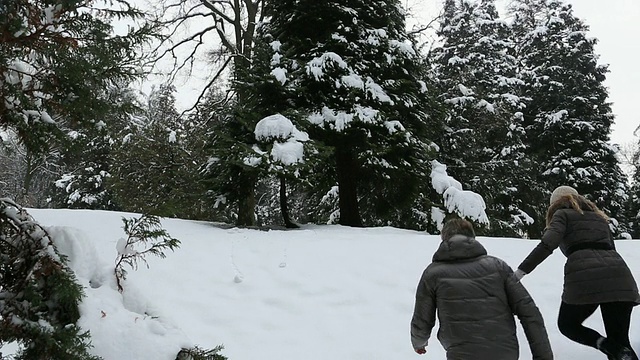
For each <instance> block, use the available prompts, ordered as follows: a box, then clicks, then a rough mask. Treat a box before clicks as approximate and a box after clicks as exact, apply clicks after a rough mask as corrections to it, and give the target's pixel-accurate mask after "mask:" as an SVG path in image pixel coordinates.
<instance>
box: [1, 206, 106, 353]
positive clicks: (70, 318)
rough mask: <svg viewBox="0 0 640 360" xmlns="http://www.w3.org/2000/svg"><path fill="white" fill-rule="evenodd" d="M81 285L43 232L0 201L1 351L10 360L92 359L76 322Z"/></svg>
mask: <svg viewBox="0 0 640 360" xmlns="http://www.w3.org/2000/svg"><path fill="white" fill-rule="evenodd" d="M82 297H83V292H82V286H81V285H80V284H79V283H78V282H77V279H76V277H75V275H74V273H73V271H72V270H71V269H70V268H69V267H68V266H67V261H66V259H65V257H64V256H62V255H61V254H60V253H58V251H57V249H56V247H55V246H54V244H53V241H52V239H51V237H50V236H49V234H48V233H47V231H46V230H45V229H44V228H43V227H42V226H40V225H39V224H38V223H37V222H36V221H35V220H34V219H33V218H32V217H31V216H30V215H29V214H28V213H27V212H26V211H25V210H24V209H23V208H22V207H20V206H19V205H17V204H16V203H15V202H13V201H11V200H9V199H6V198H5V199H0V348H1V347H2V345H3V344H5V343H9V342H18V343H19V344H20V345H21V346H22V349H21V350H20V351H19V352H18V354H17V355H16V356H15V359H23V360H30V359H69V360H76V359H77V360H88V359H91V360H95V359H99V358H98V357H96V356H93V355H90V354H89V353H88V351H87V350H88V349H89V347H90V346H91V345H90V343H89V332H82V330H81V329H80V327H78V326H77V325H76V322H77V321H78V319H79V318H80V311H79V309H78V305H79V303H80V301H81V299H82Z"/></svg>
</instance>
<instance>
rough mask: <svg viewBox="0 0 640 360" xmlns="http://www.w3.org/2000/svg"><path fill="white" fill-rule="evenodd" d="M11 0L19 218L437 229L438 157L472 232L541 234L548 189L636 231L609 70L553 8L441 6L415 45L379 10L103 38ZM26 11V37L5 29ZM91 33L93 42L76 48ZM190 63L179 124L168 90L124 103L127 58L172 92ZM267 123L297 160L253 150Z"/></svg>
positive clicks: (8, 102)
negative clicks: (66, 210)
mask: <svg viewBox="0 0 640 360" xmlns="http://www.w3.org/2000/svg"><path fill="white" fill-rule="evenodd" d="M22 3H24V4H22V5H24V7H20V6H18V5H15V7H11V6H8V5H7V6H4V7H3V8H2V11H3V12H4V13H5V14H8V15H10V16H7V17H5V20H4V21H5V22H6V24H4V25H5V26H4V28H3V29H4V30H3V32H4V33H5V34H6V36H5V37H4V38H6V39H8V40H7V41H6V42H4V43H3V48H2V49H3V50H2V54H1V55H0V56H1V57H0V60H2V62H0V71H1V72H2V73H3V74H4V78H5V79H6V80H5V81H2V82H0V84H1V85H2V89H1V90H2V96H3V99H4V101H3V103H2V104H0V105H1V106H2V107H0V114H1V117H0V121H1V124H2V126H3V129H4V130H3V132H2V133H1V134H2V140H3V144H4V146H3V147H2V149H0V163H2V164H3V166H4V165H6V168H7V169H11V170H12V171H6V172H3V173H2V174H0V189H1V190H2V191H3V194H4V195H5V196H10V197H12V198H15V199H16V200H17V201H18V202H21V203H22V204H23V205H26V206H38V207H40V206H54V207H73V208H93V209H115V210H126V211H135V212H142V213H151V214H155V215H160V216H173V217H183V218H194V219H207V220H217V221H224V222H230V223H235V224H237V225H242V226H254V225H272V224H285V225H287V226H295V223H296V222H316V223H327V222H337V223H340V224H343V225H351V226H378V225H391V226H398V227H404V228H414V229H427V230H429V231H433V230H435V226H436V222H437V219H439V218H441V217H442V216H443V215H442V209H443V206H442V197H441V196H440V195H438V194H437V193H436V192H435V191H434V189H433V187H432V186H431V180H430V172H431V170H432V169H431V163H432V160H436V159H437V160H438V161H440V162H442V163H444V164H446V165H447V166H448V172H449V174H450V175H452V176H453V177H454V178H456V179H458V180H459V181H460V182H461V183H462V185H463V187H464V188H465V189H468V190H471V191H474V192H476V193H478V194H480V195H482V196H483V198H484V200H485V203H486V207H487V209H486V210H487V214H488V217H489V220H490V224H488V226H485V227H483V228H482V229H481V230H480V231H481V232H483V233H486V234H492V235H508V236H530V237H537V236H539V235H540V233H541V231H542V228H543V227H544V222H543V218H544V212H545V210H546V201H547V199H548V196H549V194H550V191H552V190H553V188H555V187H556V186H558V185H571V186H574V187H576V188H577V189H578V191H579V192H581V193H584V194H586V195H587V196H589V197H590V198H591V199H592V200H593V201H595V202H596V203H597V204H598V205H599V206H601V207H602V208H603V209H604V210H605V211H606V212H607V213H609V214H610V215H611V216H612V217H613V218H615V219H616V220H617V221H618V226H619V230H620V231H627V232H630V233H632V235H634V236H638V235H640V232H639V231H640V228H639V226H638V225H637V223H638V221H637V220H638V219H637V212H638V211H637V210H638V208H640V203H639V202H640V200H639V198H640V190H638V185H637V183H638V181H637V179H638V177H639V175H637V173H636V174H635V178H634V180H633V181H631V182H629V181H628V180H627V178H626V176H625V174H624V173H623V172H622V171H621V169H620V165H619V161H618V160H617V158H616V155H617V149H616V148H615V147H614V146H613V145H611V144H610V143H609V135H610V133H611V125H612V123H613V120H614V116H613V114H612V113H611V107H610V104H609V103H608V101H607V96H608V93H607V89H606V88H605V86H604V85H603V81H604V80H605V75H606V72H607V68H606V66H604V65H601V64H598V61H597V60H598V59H597V54H596V53H595V52H594V45H595V42H596V40H595V39H594V38H592V37H589V36H588V33H587V31H588V27H587V26H586V25H585V24H584V22H583V21H581V20H580V19H578V18H577V17H575V15H574V14H573V12H572V9H571V6H570V5H567V4H564V3H563V2H562V1H558V0H518V1H513V2H512V3H511V5H510V7H509V9H508V13H507V14H506V15H507V16H508V18H509V19H510V21H508V22H507V21H506V20H504V17H501V16H500V15H499V14H498V11H497V9H496V5H495V3H494V1H493V0H446V1H444V3H443V5H444V6H443V11H442V13H441V15H440V18H439V27H438V29H437V30H436V34H437V39H438V40H437V42H435V43H433V44H429V46H424V45H425V44H420V43H418V42H417V40H416V38H415V36H414V35H415V34H414V33H412V32H410V31H408V30H407V26H406V22H405V21H406V16H407V13H406V12H405V10H404V9H403V8H402V6H401V4H400V2H399V1H393V0H376V1H362V0H353V1H347V2H344V1H324V2H317V1H313V0H297V1H268V0H243V1H240V0H238V1H220V2H212V1H207V0H202V1H196V2H187V1H184V0H174V1H173V2H163V3H162V4H159V6H160V8H159V9H157V14H156V16H155V17H154V18H153V19H152V20H149V19H147V20H148V21H142V20H141V19H142V17H143V16H145V15H148V16H151V15H152V14H151V13H144V12H142V11H139V10H133V9H134V8H127V7H126V6H125V7H123V8H122V9H119V10H111V11H113V12H112V13H110V14H111V15H112V17H113V16H115V17H129V18H130V19H134V20H136V21H137V23H136V26H132V27H131V29H132V30H131V32H130V33H129V34H127V35H126V36H118V37H112V36H110V35H108V32H109V31H110V30H109V29H110V28H109V26H110V24H109V23H104V24H102V23H100V24H98V22H99V21H103V20H101V19H103V17H101V15H99V14H101V13H103V12H105V11H108V10H105V9H95V8H91V7H87V8H86V10H87V11H84V12H78V13H77V14H76V17H77V18H78V19H77V20H74V21H77V24H76V22H74V21H67V19H66V18H65V17H64V14H66V12H65V11H67V9H74V6H75V7H76V8H79V7H82V6H83V5H82V4H84V3H81V2H77V3H74V2H73V1H72V2H69V4H65V5H61V6H59V7H56V6H54V5H51V6H49V5H47V4H48V3H47V4H44V3H43V4H40V3H39V2H38V1H34V0H22ZM116 4H124V2H117V3H116ZM32 5H33V6H36V5H38V6H39V7H38V8H39V9H40V10H39V11H41V16H39V17H36V16H31V17H25V18H27V19H30V20H29V21H36V20H34V19H36V18H38V19H40V20H37V21H39V22H37V21H36V22H37V23H35V24H31V23H29V21H27V22H26V24H28V26H27V25H21V24H23V23H24V22H22V21H19V19H20V14H22V13H21V11H23V10H22V9H25V8H27V7H28V6H32ZM40 5H42V6H40ZM69 11H71V10H69ZM203 19H204V20H206V21H203ZM51 24H55V25H56V26H50V25H51ZM79 24H83V25H85V26H84V27H82V26H80V25H79ZM96 24H98V25H100V26H104V28H101V27H98V25H96ZM140 24H142V25H140ZM88 25H91V26H96V27H97V28H98V29H100V30H102V31H104V32H105V33H107V34H105V35H100V36H102V38H99V36H98V37H96V41H95V43H92V42H91V41H87V40H84V38H85V37H83V36H84V35H83V33H82V32H83V31H88V30H87V29H89V28H90V27H89V26H88ZM20 26H26V27H27V28H25V29H23V30H20V29H19V27H20ZM197 26H201V28H197ZM55 29H64V31H58V30H55ZM161 30H165V31H166V32H165V33H161ZM21 31H22V32H21ZM56 31H58V32H56ZM49 32H52V33H49ZM69 34H72V35H69ZM20 36H24V37H25V38H24V39H19V37H20ZM92 36H93V35H92ZM154 36H155V37H154ZM80 38H82V39H83V40H82V41H80V40H78V39H80ZM87 38H89V39H91V37H87ZM98 38H99V39H98ZM98 40H101V41H98ZM102 40H108V41H102ZM56 41H57V43H56V44H57V45H56V46H52V44H51V43H52V42H53V43H55V42H56ZM143 41H148V44H150V46H147V47H146V51H145V50H141V49H140V48H139V47H136V45H140V44H141V43H142V42H143ZM426 48H429V50H428V51H426V50H425V49H426ZM80 49H81V50H82V51H79V50H80ZM65 50H66V51H65ZM63 52H64V54H61V53H63ZM63 55H64V56H63ZM205 55H206V56H207V57H208V59H210V62H209V63H208V65H209V67H210V69H211V71H210V77H209V82H208V83H207V86H206V88H205V89H204V90H203V91H202V93H201V94H200V96H199V97H198V98H197V99H194V106H193V108H191V109H189V111H185V112H180V110H178V106H177V105H176V94H177V93H178V91H177V89H176V87H175V85H171V84H163V85H158V86H157V87H156V88H155V89H154V91H152V92H151V94H150V95H147V96H140V95H139V94H137V93H136V92H134V91H133V90H131V89H132V88H133V87H132V86H131V84H132V81H134V80H135V79H136V78H138V77H139V76H140V74H141V73H142V72H141V71H140V68H138V65H139V64H143V63H144V62H143V60H147V62H146V63H147V64H149V63H151V62H155V63H159V62H160V63H165V64H166V60H167V59H170V60H171V64H172V67H171V74H169V75H170V78H172V79H174V78H179V77H180V76H184V75H185V74H187V75H192V76H195V75H196V71H197V70H196V69H197V66H196V65H195V64H196V63H197V60H198V59H199V58H202V57H203V56H205ZM178 84H179V83H178ZM178 86H179V85H178ZM278 114H279V115H282V116H283V117H284V118H285V119H286V120H287V121H289V122H290V123H291V125H292V126H293V127H294V128H295V129H296V131H300V132H303V133H305V134H306V135H307V138H305V141H302V142H298V143H297V144H296V145H295V146H299V147H303V151H304V157H303V160H302V161H296V162H294V163H287V164H283V163H278V162H276V161H275V160H274V158H273V155H272V154H273V151H274V148H275V149H278V151H286V150H285V149H290V148H291V146H289V145H291V141H292V138H286V137H285V138H283V137H282V135H278V136H273V137H272V138H268V139H265V138H259V137H257V136H256V125H257V124H258V123H259V122H260V121H261V120H263V119H265V118H267V117H269V116H273V115H278ZM279 136H280V137H279ZM265 141H266V142H265ZM287 146H289V147H287ZM635 156H636V160H637V156H638V154H636V155H635Z"/></svg>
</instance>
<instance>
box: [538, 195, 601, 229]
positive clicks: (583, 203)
mask: <svg viewBox="0 0 640 360" xmlns="http://www.w3.org/2000/svg"><path fill="white" fill-rule="evenodd" d="M567 207H568V208H571V209H574V210H575V211H577V212H579V213H580V214H584V211H585V210H586V211H593V212H594V213H596V214H598V215H600V217H602V218H603V219H604V220H605V221H607V222H608V221H609V217H608V216H607V214H605V213H604V212H603V211H602V210H600V209H599V208H598V207H597V206H596V204H594V203H593V202H592V201H591V200H589V199H587V198H585V197H584V196H582V195H574V194H569V195H565V196H562V197H560V198H559V199H558V200H556V201H555V202H554V203H553V204H551V205H550V206H549V208H548V209H547V226H549V224H550V223H551V219H552V218H553V214H554V213H555V212H556V210H558V209H560V208H567Z"/></svg>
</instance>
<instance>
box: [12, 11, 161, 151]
mask: <svg viewBox="0 0 640 360" xmlns="http://www.w3.org/2000/svg"><path fill="white" fill-rule="evenodd" d="M118 6H122V9H118V8H116V9H104V10H100V11H99V12H98V11H97V10H94V9H93V8H92V7H91V6H90V5H89V4H88V3H87V2H86V1H82V0H69V1H64V2H63V3H60V4H56V3H53V2H51V1H46V0H16V1H8V2H7V1H4V2H3V3H2V5H1V6H0V36H1V37H2V39H3V41H2V46H1V47H0V76H1V77H2V79H3V81H2V82H0V97H1V99H0V100H2V101H0V125H1V126H3V127H9V128H11V129H13V130H14V131H15V132H16V133H17V134H18V136H19V137H20V139H21V140H22V141H23V142H24V143H25V145H26V146H27V147H28V148H29V149H31V150H34V151H35V150H37V149H46V148H47V147H48V144H49V142H51V141H52V139H54V138H55V137H56V136H62V134H61V132H60V129H59V126H58V125H59V123H60V121H61V120H62V119H64V120H66V121H68V122H69V123H70V124H74V125H75V126H76V127H77V126H80V125H82V124H86V123H91V122H97V121H98V120H97V119H96V116H95V115H96V113H103V112H104V110H105V108H108V107H109V104H108V103H105V101H104V100H105V99H104V98H102V97H99V96H95V95H96V91H100V90H101V89H105V88H106V87H107V85H109V84H112V83H113V82H114V81H116V80H124V79H129V80H131V79H134V78H136V77H137V76H139V64H138V60H139V56H138V55H136V53H135V51H136V48H137V46H139V45H141V44H142V43H143V42H145V41H146V40H147V39H149V36H150V35H151V29H150V28H149V27H147V26H142V27H140V28H138V29H136V30H132V31H131V32H130V33H128V34H125V35H113V33H112V26H111V23H110V22H111V21H112V20H114V19H134V20H143V19H142V18H143V13H142V12H140V11H139V10H137V9H136V8H135V7H133V6H130V4H128V3H127V2H126V1H121V2H119V3H118Z"/></svg>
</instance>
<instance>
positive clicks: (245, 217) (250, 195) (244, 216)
mask: <svg viewBox="0 0 640 360" xmlns="http://www.w3.org/2000/svg"><path fill="white" fill-rule="evenodd" d="M255 183H256V182H255V180H254V179H253V178H251V179H245V180H242V185H241V186H240V189H239V191H240V199H239V201H238V220H237V221H236V225H238V226H256V211H255V210H256V191H255Z"/></svg>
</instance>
